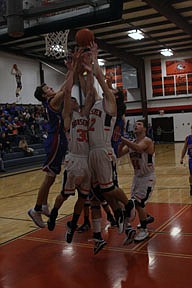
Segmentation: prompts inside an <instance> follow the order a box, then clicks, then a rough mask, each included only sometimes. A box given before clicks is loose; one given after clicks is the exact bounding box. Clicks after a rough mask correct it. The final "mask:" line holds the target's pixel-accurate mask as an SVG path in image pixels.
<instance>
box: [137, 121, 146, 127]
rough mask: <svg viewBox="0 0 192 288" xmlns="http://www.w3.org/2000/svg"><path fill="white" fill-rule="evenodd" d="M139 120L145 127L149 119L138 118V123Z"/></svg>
mask: <svg viewBox="0 0 192 288" xmlns="http://www.w3.org/2000/svg"><path fill="white" fill-rule="evenodd" d="M137 122H141V123H143V127H144V128H147V121H146V120H145V119H141V120H137V121H136V123H137Z"/></svg>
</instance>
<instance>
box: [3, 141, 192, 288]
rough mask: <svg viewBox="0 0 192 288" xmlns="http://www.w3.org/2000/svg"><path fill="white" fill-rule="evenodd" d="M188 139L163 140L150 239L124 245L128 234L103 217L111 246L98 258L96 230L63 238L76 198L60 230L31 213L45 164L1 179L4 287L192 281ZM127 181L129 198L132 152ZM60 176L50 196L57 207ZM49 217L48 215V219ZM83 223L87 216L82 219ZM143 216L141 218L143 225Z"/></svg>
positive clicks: (123, 165) (124, 166)
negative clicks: (185, 150)
mask: <svg viewBox="0 0 192 288" xmlns="http://www.w3.org/2000/svg"><path fill="white" fill-rule="evenodd" d="M182 146H183V144H182V143H180V144H159V145H156V175H157V183H156V187H155V191H154V194H153V196H152V198H151V199H150V203H149V204H148V211H149V213H151V214H152V215H153V216H154V217H155V222H154V223H152V224H150V225H149V230H150V237H149V238H148V239H147V240H145V241H143V242H140V243H133V244H131V245H128V246H124V245H123V240H124V235H123V234H121V235H119V234H118V233H117V231H116V229H115V228H113V229H112V228H110V227H109V225H108V223H107V221H106V218H105V215H104V217H103V222H102V225H103V236H104V238H105V239H106V241H107V243H108V245H107V246H106V247H105V248H104V249H103V250H102V251H100V253H99V254H97V255H96V256H94V255H93V243H92V242H90V241H88V240H89V239H91V237H92V231H88V232H85V233H83V234H78V233H76V234H75V235H74V241H73V243H72V244H67V243H66V242H65V239H64V235H65V224H66V221H67V220H68V219H69V218H70V214H71V213H72V210H73V204H74V202H75V200H76V198H75V197H72V198H70V199H69V200H68V201H67V202H65V203H64V205H63V207H62V208H61V210H60V214H59V220H58V222H57V226H56V228H55V230H54V231H53V232H50V231H48V229H47V228H44V229H38V228H37V227H36V226H35V225H34V224H33V222H32V221H31V220H30V219H29V217H28V215H27V211H28V209H29V208H31V207H33V206H34V204H35V200H36V196H37V191H38V188H39V186H40V183H41V181H42V177H43V176H44V174H43V172H41V171H40V170H36V171H30V172H26V173H21V174H17V175H4V176H2V175H1V178H0V205H1V206H0V207H1V210H0V243H1V246H0V261H1V268H0V271H1V272H0V287H2V288H26V287H28V288H30V287H35V288H49V287H54V288H81V287H84V288H89V287H90V288H96V287H99V288H104V287H105V288H120V287H122V288H125V287H129V286H131V287H132V288H139V287H148V288H160V287H169V286H171V285H172V286H173V287H174V288H180V287H190V286H191V283H192V275H191V267H192V245H191V244H192V224H191V222H192V207H191V203H192V196H190V195H189V184H188V166H187V159H186V165H184V166H182V165H180V164H179V159H180V153H181V149H182ZM118 172H119V182H120V186H121V187H122V188H123V189H124V190H125V192H126V193H127V195H128V196H129V188H130V183H131V179H132V168H131V166H130V163H129V161H128V158H127V157H124V158H123V159H121V160H120V162H119V165H118ZM60 185H61V176H59V177H58V178H57V180H56V183H55V184H54V186H53V187H52V190H51V192H50V196H49V203H50V206H51V207H52V205H53V203H54V199H55V197H56V195H57V193H58V192H59V191H60ZM45 221H46V217H45ZM80 222H82V219H81V221H80ZM137 223H138V219H136V220H135V223H134V224H135V225H137Z"/></svg>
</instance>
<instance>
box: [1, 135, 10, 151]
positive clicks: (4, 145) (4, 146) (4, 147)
mask: <svg viewBox="0 0 192 288" xmlns="http://www.w3.org/2000/svg"><path fill="white" fill-rule="evenodd" d="M0 143H1V151H2V152H6V153H8V152H12V148H11V143H10V141H9V139H8V136H7V133H6V132H2V133H1V135H0Z"/></svg>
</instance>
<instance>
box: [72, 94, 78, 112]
mask: <svg viewBox="0 0 192 288" xmlns="http://www.w3.org/2000/svg"><path fill="white" fill-rule="evenodd" d="M71 106H72V109H73V110H75V111H78V110H79V103H78V101H77V99H76V98H75V97H71Z"/></svg>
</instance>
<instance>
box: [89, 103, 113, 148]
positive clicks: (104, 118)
mask: <svg viewBox="0 0 192 288" xmlns="http://www.w3.org/2000/svg"><path fill="white" fill-rule="evenodd" d="M115 121H116V117H115V116H110V115H109V114H107V113H106V112H105V109H104V100H103V99H101V100H98V101H96V102H95V104H94V105H93V107H92V108H91V111H90V114H89V130H88V137H89V147H90V150H91V149H94V148H109V149H111V138H112V135H113V129H114V125H115Z"/></svg>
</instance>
